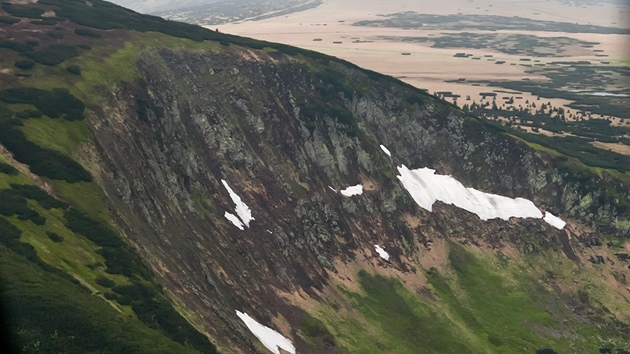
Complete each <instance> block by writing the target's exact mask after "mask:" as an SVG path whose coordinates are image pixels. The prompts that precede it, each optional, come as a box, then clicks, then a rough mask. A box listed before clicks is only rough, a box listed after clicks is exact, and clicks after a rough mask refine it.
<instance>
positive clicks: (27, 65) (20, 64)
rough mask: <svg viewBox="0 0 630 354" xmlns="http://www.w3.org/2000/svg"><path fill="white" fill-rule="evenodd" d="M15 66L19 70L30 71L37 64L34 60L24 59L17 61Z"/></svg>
mask: <svg viewBox="0 0 630 354" xmlns="http://www.w3.org/2000/svg"><path fill="white" fill-rule="evenodd" d="M13 65H14V66H15V67H16V68H19V69H24V70H30V69H32V68H33V67H34V66H35V62H34V61H32V60H28V59H24V60H18V61H16V62H15V63H14V64H13Z"/></svg>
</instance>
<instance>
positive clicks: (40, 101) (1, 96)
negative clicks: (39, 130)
mask: <svg viewBox="0 0 630 354" xmlns="http://www.w3.org/2000/svg"><path fill="white" fill-rule="evenodd" d="M0 100H2V101H4V102H6V103H23V104H32V105H33V106H35V107H37V109H39V110H40V111H41V112H42V113H44V114H45V115H47V116H49V117H51V118H60V117H61V118H63V119H66V120H78V119H83V111H84V110H85V105H84V104H83V102H81V100H79V99H78V98H76V97H75V96H73V95H72V94H71V93H69V92H68V90H66V89H59V88H58V89H53V90H51V91H46V90H40V89H36V88H30V87H28V88H26V87H24V88H12V89H6V90H2V91H0Z"/></svg>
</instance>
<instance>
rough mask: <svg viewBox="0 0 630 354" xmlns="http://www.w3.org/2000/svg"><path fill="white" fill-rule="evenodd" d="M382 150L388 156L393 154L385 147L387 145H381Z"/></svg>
mask: <svg viewBox="0 0 630 354" xmlns="http://www.w3.org/2000/svg"><path fill="white" fill-rule="evenodd" d="M381 150H383V152H384V153H386V154H387V156H390V157H391V156H392V153H391V152H390V151H389V149H388V148H386V147H385V145H381Z"/></svg>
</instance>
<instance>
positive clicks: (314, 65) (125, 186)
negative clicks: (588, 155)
mask: <svg viewBox="0 0 630 354" xmlns="http://www.w3.org/2000/svg"><path fill="white" fill-rule="evenodd" d="M86 4H87V5H86ZM34 8H35V9H41V10H33V9H34ZM28 9H30V10H28ZM97 10H102V11H103V12H100V13H98V14H99V16H100V17H98V16H94V17H93V18H92V17H90V16H86V14H90V13H92V11H97ZM29 11H30V12H29ZM3 12H4V13H3V16H4V17H2V18H4V19H6V21H3V23H4V24H3V25H1V26H2V27H0V30H1V31H2V32H0V34H1V35H2V37H3V38H4V39H3V42H2V45H0V47H2V48H4V49H0V50H2V51H3V53H5V52H6V55H7V56H5V58H8V59H6V60H4V61H3V62H2V63H1V64H2V65H3V74H2V75H3V76H2V80H3V81H2V82H3V86H2V89H3V91H2V93H1V95H0V96H1V97H0V99H2V100H3V103H2V105H3V106H2V109H3V112H5V113H4V116H3V119H4V120H3V127H4V131H5V133H3V134H0V143H1V144H3V145H4V146H5V148H6V149H4V150H3V152H2V156H3V157H2V160H0V162H2V163H3V165H6V166H10V165H12V166H15V167H16V168H17V169H18V170H19V172H11V173H6V174H0V177H2V183H3V184H2V187H3V188H6V189H7V190H9V191H18V190H20V189H19V188H18V187H16V186H17V184H16V183H18V184H28V185H36V186H39V187H41V188H43V189H44V190H46V191H47V192H48V193H49V194H47V195H49V196H53V200H58V201H62V202H63V203H64V204H65V203H67V206H66V207H65V208H66V209H64V208H63V207H62V206H58V207H54V206H53V207H52V208H48V209H47V208H45V206H44V205H43V204H42V202H41V201H39V202H38V203H39V204H38V203H35V202H34V200H39V199H35V198H32V197H28V196H25V194H23V193H22V194H19V195H21V196H23V198H25V199H28V200H29V201H28V205H29V206H30V208H31V209H32V210H34V211H35V212H39V214H41V215H42V216H43V217H44V219H45V220H44V221H45V222H44V223H43V224H41V225H37V223H36V220H35V219H34V218H30V219H29V217H27V216H28V215H29V214H28V213H27V212H23V213H18V212H12V213H10V212H4V213H2V215H4V216H5V217H6V220H8V221H9V223H10V225H13V228H17V229H18V230H19V231H21V236H18V237H20V238H19V242H18V243H21V244H24V243H28V244H30V245H32V248H33V249H34V250H35V251H36V254H37V255H35V256H31V258H30V261H29V262H31V263H33V262H34V263H37V262H39V263H42V264H43V266H42V265H40V268H42V267H43V268H42V269H44V268H46V267H49V268H51V267H52V268H53V269H47V268H46V269H44V271H50V272H59V271H61V273H63V274H62V275H60V276H68V275H69V276H70V279H71V280H76V281H78V283H79V284H73V286H82V287H83V288H84V289H87V290H88V293H91V294H92V296H91V297H92V298H94V299H96V300H97V302H98V301H102V302H103V303H108V304H109V305H110V306H111V307H113V308H115V309H117V310H118V311H119V312H120V313H124V314H126V315H127V316H130V318H136V317H137V318H138V319H139V320H140V321H139V323H140V324H138V326H146V327H148V328H151V330H156V331H161V332H160V333H162V334H160V335H161V336H165V338H166V337H167V338H169V339H170V340H172V341H173V343H177V345H181V344H183V345H184V346H188V348H190V349H194V350H203V349H200V348H203V347H204V344H203V340H201V339H198V340H196V341H195V342H194V344H191V342H192V341H189V340H182V338H183V337H186V336H189V337H186V338H193V337H192V336H193V334H186V335H185V336H184V335H181V336H178V335H173V333H172V328H174V327H177V326H180V327H179V328H182V327H181V326H182V325H181V324H179V325H176V326H169V325H164V322H163V319H164V318H165V316H162V317H160V313H162V312H160V311H167V310H163V309H162V307H164V306H166V305H165V303H166V298H168V299H169V301H170V303H171V304H173V306H174V308H176V309H177V310H178V311H179V313H180V314H181V315H183V317H185V318H186V319H187V320H188V321H189V322H190V323H191V324H192V325H193V326H194V327H195V328H196V329H197V330H198V331H200V332H201V333H203V334H206V335H208V336H209V338H210V339H211V340H212V342H214V343H215V344H216V346H217V347H218V349H219V351H222V352H256V351H258V352H265V351H266V350H272V351H273V349H275V347H273V346H272V347H273V348H270V347H269V345H267V344H265V343H264V341H263V344H262V345H261V342H260V341H259V340H258V339H256V336H255V335H254V334H255V333H254V334H253V333H252V332H251V331H250V329H251V327H250V328H248V325H246V322H245V321H244V320H243V317H242V316H239V315H238V313H239V312H240V313H246V314H247V315H249V316H251V318H253V319H255V320H256V321H257V322H259V323H261V324H263V325H265V326H268V327H270V328H271V329H273V330H275V331H277V332H279V333H280V334H282V336H284V337H286V339H287V340H290V341H291V342H292V345H294V346H295V349H296V351H297V352H300V353H305V352H312V353H321V352H390V353H406V352H409V353H417V352H468V351H470V352H535V351H536V350H543V349H545V348H547V349H549V348H551V349H554V350H558V351H571V352H593V351H596V350H599V349H600V348H610V349H611V350H612V349H615V350H617V349H619V350H622V349H625V350H630V348H629V347H627V343H628V340H630V338H629V337H628V333H629V327H628V325H627V324H628V323H629V322H630V317H629V316H630V311H628V310H629V309H630V302H629V301H630V292H629V290H628V284H627V277H628V274H629V273H630V271H629V270H630V268H629V267H628V257H627V254H628V251H629V248H630V246H629V245H628V243H627V238H628V236H629V235H630V212H629V211H628V208H627V205H628V199H629V198H630V192H629V191H628V175H627V174H621V173H619V172H617V171H614V170H596V169H593V168H590V167H588V166H584V165H582V164H581V163H580V162H578V161H577V160H574V159H571V158H567V157H564V156H562V155H560V154H558V153H556V152H554V151H548V150H544V149H540V148H539V147H538V146H535V145H533V144H529V145H528V143H527V142H526V141H522V140H518V139H516V138H514V137H513V136H511V135H510V134H509V131H505V130H503V129H502V128H500V127H495V126H491V125H488V124H486V123H484V122H482V121H480V120H478V119H476V118H474V117H469V116H466V115H465V114H464V113H463V112H461V111H459V110H458V109H457V108H456V107H453V106H451V105H449V104H447V103H445V102H443V101H440V100H439V99H436V98H435V97H432V96H430V95H428V94H426V93H424V92H422V91H420V90H417V89H415V88H413V87H410V86H408V85H405V84H403V83H401V82H398V81H397V80H394V79H392V78H389V77H385V76H381V75H379V74H376V73H373V72H368V71H365V70H362V69H360V68H357V67H355V66H353V65H351V64H349V63H345V62H342V61H339V60H336V59H334V58H328V57H324V56H321V55H318V54H315V53H310V52H306V51H301V50H297V49H294V48H288V47H285V46H280V45H274V44H270V43H260V42H255V41H250V40H247V39H242V38H238V37H232V36H227V35H222V34H218V33H214V32H210V31H206V30H202V29H200V28H196V27H192V26H191V27H186V26H184V25H181V24H175V23H171V22H166V21H163V22H160V20H157V19H155V18H150V17H143V16H139V15H137V14H134V13H131V12H127V11H125V10H122V9H120V8H118V7H114V6H111V5H108V4H107V3H102V2H100V1H94V2H90V3H89V4H88V3H83V2H79V1H76V2H75V1H68V2H67V3H66V2H60V1H52V0H47V1H40V2H39V3H37V4H31V5H24V6H22V5H20V4H19V2H17V1H15V2H12V4H11V5H6V4H5V5H3ZM25 13H26V15H25ZM33 14H34V15H33ZM43 14H48V15H46V16H44V15H43ZM105 14H107V15H105ZM31 15H32V16H31ZM41 16H44V17H42V19H41V20H39V19H38V20H29V19H27V18H22V19H21V21H19V22H16V21H14V20H9V19H11V18H16V19H19V18H20V17H31V18H34V17H35V18H39V17H41ZM86 18H87V20H86ZM121 19H124V20H125V21H123V20H121ZM35 21H52V22H55V23H54V24H53V23H51V22H49V23H48V25H41V24H37V23H34V22H35ZM11 22H13V23H11ZM125 27H126V28H125ZM26 30H28V31H26ZM160 32H161V33H160ZM58 34H63V35H61V38H56V37H60V36H59V35H58ZM181 37H188V38H181ZM191 39H192V40H191ZM29 41H30V42H31V44H28V43H29ZM51 41H52V42H51ZM33 42H37V43H38V44H37V45H32V44H33ZM16 43H19V44H16ZM29 45H30V46H31V48H30V49H29V48H27V47H28V46H29ZM59 45H66V46H72V48H74V50H75V51H77V53H76V55H74V56H69V57H67V58H65V57H64V58H63V60H61V61H60V62H59V63H56V64H54V63H46V62H45V60H44V59H41V58H42V56H41V55H40V56H38V55H37V53H38V52H45V51H46V50H48V51H49V53H50V51H54V48H55V46H59ZM25 46H26V47H25ZM66 50H67V48H66ZM55 53H57V52H55ZM57 54H58V53H57ZM62 56H63V55H62ZM25 57H26V58H30V59H27V60H31V61H32V62H33V66H34V67H31V68H29V69H23V68H20V67H19V66H18V65H17V64H15V66H14V60H13V59H15V61H16V62H17V61H19V60H24V58H25ZM38 59H39V60H38ZM71 66H75V67H78V68H79V69H80V70H79V74H78V75H77V74H76V73H72V70H71V69H69V67H71ZM74 71H76V70H74ZM25 88H37V89H39V90H41V91H42V92H39V91H37V92H36V91H33V90H30V91H29V90H28V89H25ZM55 89H56V91H55ZM59 89H64V90H66V91H60V90H59ZM47 92H53V93H54V92H56V94H49V93H47ZM60 92H61V93H60ZM63 92H65V93H63ZM64 95H65V96H64ZM35 96H36V97H35ZM70 96H71V97H73V98H74V99H76V100H78V101H79V102H82V103H83V104H84V106H85V108H83V107H82V106H81V105H79V104H76V103H75V104H74V105H71V106H72V107H75V108H74V110H68V109H67V107H69V105H68V104H67V102H75V101H73V99H71V98H69V97H70ZM33 97H34V98H33ZM51 97H53V98H51ZM42 101H43V103H42ZM50 102H53V103H50ZM51 105H52V106H57V105H60V106H62V107H66V108H64V109H65V111H64V109H62V112H61V113H60V114H58V115H57V116H56V117H55V110H51V109H48V108H49V107H50V106H51ZM77 107H78V108H77ZM35 111H38V112H40V113H39V114H37V113H34V112H35ZM76 111H80V114H76ZM28 112H31V113H28ZM73 112H75V113H73ZM20 134H21V135H20ZM15 136H22V137H23V138H22V140H20V139H17V138H15ZM24 140H26V141H27V142H30V143H31V144H34V145H35V146H37V147H39V149H40V150H41V151H48V154H52V155H54V158H52V159H51V160H52V161H57V164H56V165H55V166H56V167H55V168H47V167H46V166H44V167H42V168H40V169H39V170H38V169H34V166H39V165H38V162H37V161H30V160H29V159H28V158H26V157H24V156H26V155H28V154H27V153H23V152H22V151H25V150H26V151H27V152H28V151H40V150H37V148H33V147H32V146H30V145H28V143H25V142H24ZM16 141H18V142H16ZM27 145H28V146H29V147H28V148H25V147H24V146H27ZM29 149H30V150H29ZM41 151H40V152H39V154H44V153H41ZM50 151H53V152H54V154H53V153H52V152H50ZM58 155H59V156H61V157H59V156H58ZM37 156H40V155H37ZM42 156H48V155H45V154H44V155H42ZM31 160H32V159H31ZM60 161H61V162H60ZM75 161H76V162H78V163H79V166H75V165H74V164H76V162H75ZM27 165H29V166H30V170H29V166H27ZM403 165H404V166H407V167H409V168H410V169H417V168H424V167H428V168H432V169H435V170H436V173H437V174H440V175H451V176H453V177H454V178H455V179H457V180H458V181H460V182H461V183H462V184H463V185H464V186H466V187H470V188H474V189H476V190H479V191H483V192H488V193H493V194H499V195H503V196H506V197H511V198H516V197H521V198H525V199H528V200H531V201H532V202H533V203H534V204H535V205H536V206H537V207H538V208H540V209H541V210H542V211H549V212H553V213H554V214H555V215H558V216H559V217H561V218H562V219H563V220H564V221H566V222H567V225H566V226H564V227H563V228H557V227H554V226H552V225H550V224H549V223H546V222H545V221H544V220H542V219H540V218H511V219H510V220H502V219H491V220H485V221H484V220H481V219H480V218H479V217H478V216H477V215H475V214H474V213H471V212H467V211H465V210H463V209H461V208H458V207H457V206H454V205H449V204H445V203H442V202H439V201H438V202H437V203H436V204H434V205H433V208H432V211H428V210H427V209H426V208H422V207H421V206H419V205H418V204H416V202H415V201H414V199H413V198H412V197H411V195H410V194H409V192H408V191H407V190H406V189H405V187H404V185H403V184H402V183H401V180H400V178H399V177H398V175H399V170H398V167H400V166H403ZM0 167H1V166H0ZM83 168H84V169H85V170H83V171H85V173H83V172H80V171H81V170H82V169H83ZM6 169H7V171H12V170H9V167H6ZM51 170H52V172H51ZM38 171H39V172H38ZM59 171H62V172H63V173H59ZM77 171H79V172H77ZM87 172H89V173H87ZM3 176H6V177H3ZM18 179H19V180H18ZM358 185H361V187H362V193H361V194H355V195H349V194H348V193H342V192H341V191H342V190H344V189H346V188H348V187H351V186H358ZM357 188H358V187H357ZM15 193H17V192H15ZM62 210H66V211H62ZM73 210H74V211H75V212H74V213H72V212H71V211H73ZM248 213H251V220H250V218H248V217H247V215H248ZM14 215H15V216H14ZM24 215H26V216H25V217H21V216H24ZM77 215H78V216H77ZM77 219H80V220H88V221H89V222H88V221H84V223H83V224H81V223H80V222H73V221H76V220H77ZM0 220H5V218H0ZM90 222H91V224H90ZM86 223H87V226H84V227H83V228H82V227H81V225H86ZM32 224H35V225H37V227H35V226H33V225H32ZM94 225H100V226H94ZM0 226H2V225H0ZM8 228H10V227H9V226H7V229H8ZM102 228H107V229H108V230H110V232H113V233H116V234H118V235H119V236H120V237H121V238H122V239H123V240H124V241H125V243H126V244H128V245H130V246H131V247H130V248H129V252H132V251H131V250H133V251H134V252H137V254H139V255H140V258H141V259H142V261H143V263H144V264H145V265H146V266H148V267H149V268H150V270H151V271H152V274H153V276H154V278H152V276H150V275H148V274H145V273H143V272H144V271H143V270H141V269H144V268H142V266H141V265H139V264H136V263H134V262H136V261H135V258H133V257H135V255H133V256H132V255H129V256H128V257H130V258H133V259H134V261H129V263H125V264H129V265H130V267H132V268H131V269H134V271H133V272H132V271H125V269H128V268H126V267H125V266H121V268H124V269H119V270H115V269H114V268H115V264H116V263H117V260H119V259H126V258H125V257H127V256H125V257H122V256H118V255H112V254H111V253H107V252H103V251H102V249H110V250H112V249H118V248H117V247H118V246H116V247H110V248H107V247H109V246H108V244H107V243H106V242H105V243H104V242H102V241H99V238H98V237H95V236H94V235H91V234H92V233H99V231H98V230H101V229H102ZM94 230H97V231H94ZM50 232H55V233H56V234H61V235H62V236H63V238H64V241H63V242H55V241H54V240H53V239H52V238H50V235H48V233H50ZM45 235H48V237H46V236H45ZM107 235H108V237H110V236H111V235H113V234H109V233H108V234H107ZM111 237H114V236H111ZM116 237H118V236H116ZM69 240H73V243H71V244H70V242H69ZM3 245H4V246H2V247H3V248H2V250H3V252H5V253H6V254H7V255H10V256H11V257H16V259H21V258H19V257H22V256H23V255H22V256H20V255H19V254H20V252H19V247H17V248H16V247H15V243H6V242H5V243H3ZM99 249H100V251H99ZM77 252H83V253H86V254H88V256H85V257H81V256H73V254H76V253H77ZM112 252H114V251H112ZM101 256H102V257H103V258H99V257H101ZM33 259H35V260H33ZM16 262H17V261H16ZM39 263H37V264H39ZM4 266H5V268H4V271H3V274H2V275H3V276H4V277H7V278H11V277H12V275H11V274H9V272H8V271H7V270H12V269H13V268H11V267H10V265H7V264H5V265H4ZM136 269H138V270H137V271H136ZM25 272H26V271H25ZM102 278H105V279H110V281H112V279H113V280H114V281H116V282H118V283H121V284H128V285H127V287H131V288H133V287H134V286H135V287H141V286H142V287H144V288H143V289H145V288H151V289H154V290H151V291H148V290H146V291H145V292H144V293H142V294H143V295H137V293H132V295H130V296H127V295H128V294H129V291H125V289H120V286H118V288H117V287H114V286H108V285H107V284H105V283H106V281H103V280H102ZM12 284H13V283H12ZM16 284H17V283H16ZM148 284H150V285H148ZM15 289H18V290H19V289H20V288H19V287H18V286H17V285H16V286H15ZM133 289H135V288H133ZM5 293H8V294H9V295H6V296H7V297H8V298H9V300H7V301H6V303H7V304H8V306H16V307H17V308H19V305H20V304H17V305H12V304H13V303H14V302H15V301H14V300H11V299H12V298H11V296H10V295H11V293H10V292H7V291H5ZM147 294H148V295H147ZM12 301H14V302H12ZM90 301H92V300H90ZM147 302H148V303H150V304H153V303H159V304H160V306H162V307H160V308H161V309H162V310H159V311H157V310H156V311H155V312H151V314H150V315H146V316H145V315H143V314H146V311H145V310H146V308H147V307H149V308H152V306H153V305H151V306H149V305H145V304H146V303H147ZM23 306H27V305H23ZM156 306H157V305H155V306H154V307H156ZM171 309H172V308H171ZM9 310H10V308H9ZM103 311H105V310H103ZM147 311H148V310H147ZM171 311H172V310H171ZM147 316H148V317H150V319H148V320H147V319H146V318H145V317H147ZM10 318H14V319H13V321H15V322H17V323H20V322H19V321H20V318H19V314H18V315H14V317H10ZM10 324H11V323H10ZM59 331H61V329H60V330H59ZM42 333H43V334H42V335H50V333H44V332H43V330H42ZM55 333H58V332H55ZM186 333H192V332H186ZM62 335H63V334H62ZM20 336H21V337H20ZM17 337H18V339H20V338H26V339H23V340H22V342H24V343H27V344H24V348H26V347H28V348H29V350H30V349H32V348H30V346H31V345H34V344H33V343H29V342H28V341H29V340H31V339H30V337H28V336H24V335H19V334H18V336H17ZM33 338H34V339H32V341H33V342H34V341H35V339H36V338H38V337H37V336H35V335H34V336H33ZM195 338H197V337H195ZM169 345H171V344H169ZM172 345H175V344H172ZM210 347H211V345H210V343H207V348H210ZM139 348H140V349H139V351H147V352H152V351H153V350H152V349H151V348H150V347H147V346H146V345H140V346H139ZM284 349H285V350H290V349H287V348H284ZM113 351H115V350H113ZM166 351H167V352H168V351H169V350H166ZM276 351H277V349H276Z"/></svg>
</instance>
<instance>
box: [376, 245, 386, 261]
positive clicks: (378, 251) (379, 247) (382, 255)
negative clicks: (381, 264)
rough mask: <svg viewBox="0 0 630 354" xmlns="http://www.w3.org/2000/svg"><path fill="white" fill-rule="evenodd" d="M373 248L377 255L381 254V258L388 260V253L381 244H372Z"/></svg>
mask: <svg viewBox="0 0 630 354" xmlns="http://www.w3.org/2000/svg"><path fill="white" fill-rule="evenodd" d="M374 248H375V249H376V253H378V255H379V256H381V258H383V259H384V260H386V261H389V253H387V252H386V251H385V250H384V249H383V248H382V247H381V246H379V245H374Z"/></svg>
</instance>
